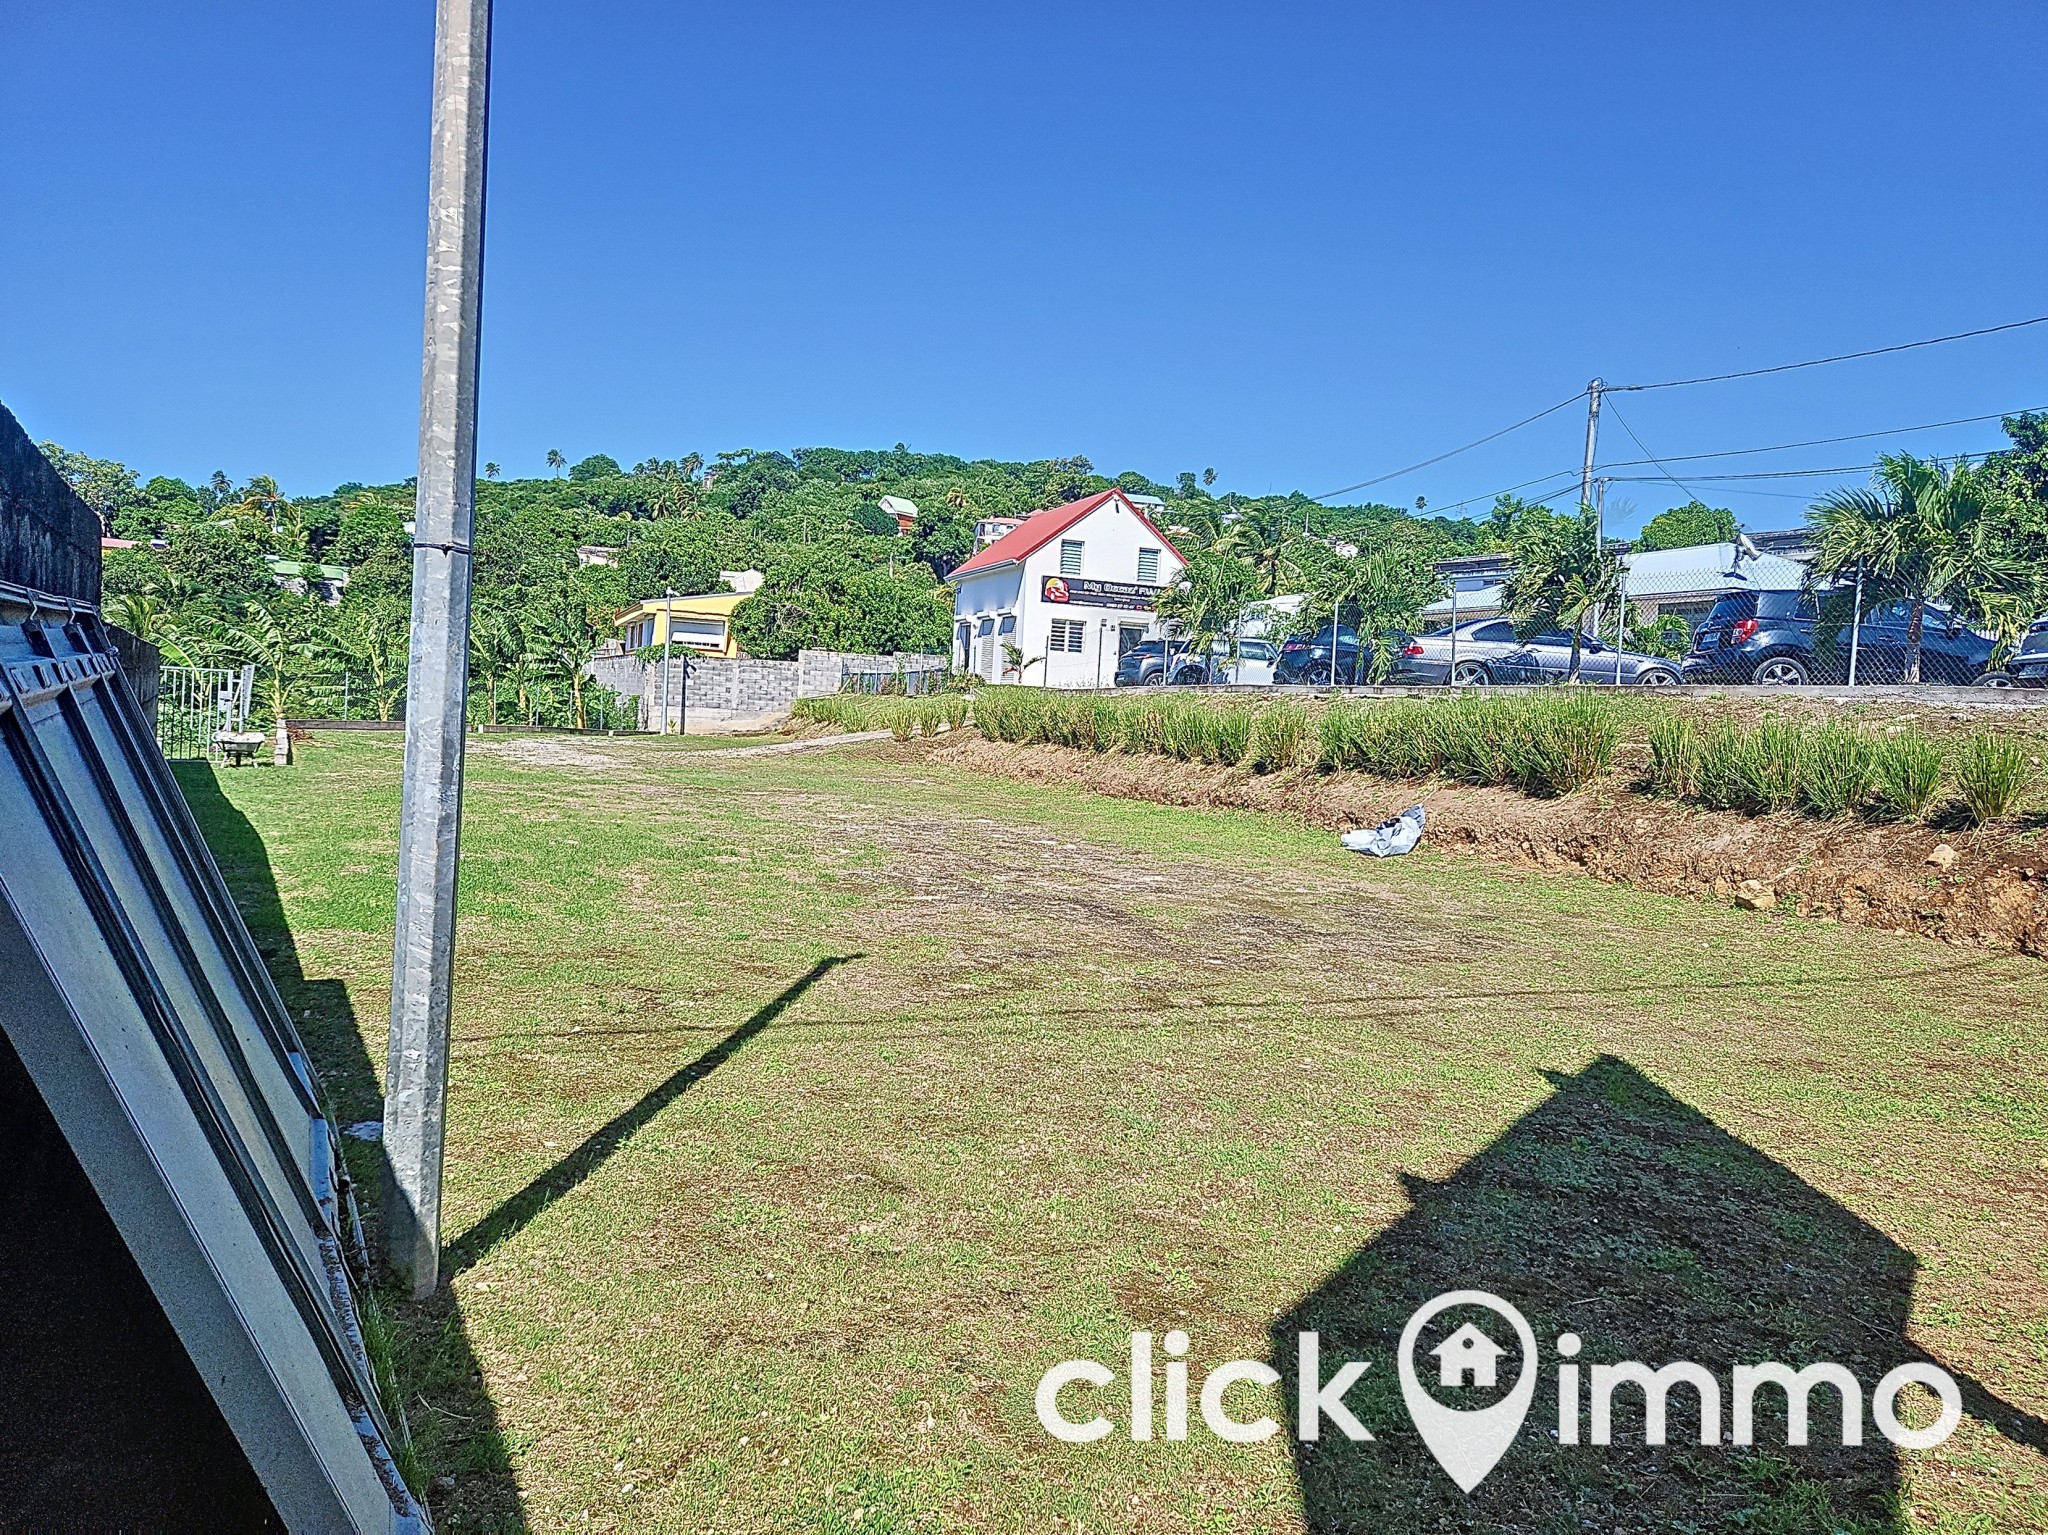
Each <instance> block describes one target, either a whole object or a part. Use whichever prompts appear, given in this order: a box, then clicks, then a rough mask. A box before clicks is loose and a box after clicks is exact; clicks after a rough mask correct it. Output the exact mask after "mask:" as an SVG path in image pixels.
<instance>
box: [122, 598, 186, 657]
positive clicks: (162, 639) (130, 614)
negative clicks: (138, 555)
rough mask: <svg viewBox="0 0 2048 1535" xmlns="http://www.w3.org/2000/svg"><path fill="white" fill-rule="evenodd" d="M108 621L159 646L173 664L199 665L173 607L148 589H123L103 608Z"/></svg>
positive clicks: (149, 643) (147, 642) (139, 638)
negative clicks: (178, 626)
mask: <svg viewBox="0 0 2048 1535" xmlns="http://www.w3.org/2000/svg"><path fill="white" fill-rule="evenodd" d="M103 611H104V612H105V613H106V616H107V622H108V623H110V624H113V625H115V626H117V627H118V628H122V629H126V630H127V631H128V632H129V633H130V634H132V635H134V636H135V637H136V638H137V639H138V640H141V641H142V642H143V643H144V644H145V645H154V646H156V648H157V650H158V652H159V653H161V654H162V656H163V658H164V659H165V660H166V661H169V662H170V663H171V665H173V666H196V665H197V664H198V663H197V662H195V661H194V660H193V659H192V656H191V653H190V652H188V651H187V650H186V649H185V642H184V640H183V638H181V637H180V635H179V634H178V630H177V626H176V623H175V621H174V620H173V617H172V614H171V610H170V608H169V606H168V605H166V604H165V603H164V602H163V601H162V600H160V599H159V598H157V597H154V596H152V595H150V594H149V593H147V592H121V593H119V594H117V595H115V596H112V597H109V598H108V599H107V601H106V606H105V608H104V610H103Z"/></svg>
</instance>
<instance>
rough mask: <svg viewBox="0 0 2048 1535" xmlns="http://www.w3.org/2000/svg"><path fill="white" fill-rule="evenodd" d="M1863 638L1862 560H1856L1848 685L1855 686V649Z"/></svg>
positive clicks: (1850, 628)
mask: <svg viewBox="0 0 2048 1535" xmlns="http://www.w3.org/2000/svg"><path fill="white" fill-rule="evenodd" d="M1862 638H1863V562H1862V561H1861V560H1858V561H1857V562H1856V608H1855V611H1854V612H1853V613H1851V614H1850V615H1849V686H1850V687H1852V688H1853V687H1854V686H1856V649H1857V645H1858V643H1859V642H1860V641H1861V640H1862Z"/></svg>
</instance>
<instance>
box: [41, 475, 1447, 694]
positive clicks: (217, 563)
mask: <svg viewBox="0 0 2048 1535" xmlns="http://www.w3.org/2000/svg"><path fill="white" fill-rule="evenodd" d="M43 448H44V452H45V453H46V454H47V455H48V456H49V457H50V459H51V461H52V462H53V463H55V464H56V465H57V467H58V468H59V469H60V470H61V471H62V472H63V473H64V474H65V476H66V478H67V479H69V480H70V482H71V483H72V484H73V486H74V487H76V488H77V489H78V491H79V493H80V495H81V496H83V497H84V498H85V500H86V501H87V502H88V504H90V505H91V506H92V507H93V508H94V510H95V511H97V512H98V513H99V514H100V517H101V519H102V520H103V522H104V523H105V525H106V526H107V528H108V530H109V531H110V532H111V533H113V534H114V535H115V536H117V537H120V538H127V539H134V540H137V541H138V547H136V548H134V549H126V550H112V551H109V552H108V556H107V559H106V563H105V589H106V596H107V604H108V612H109V616H110V617H112V618H113V620H114V621H115V622H117V623H120V624H121V625H122V626H123V627H125V628H128V629H130V630H132V631H134V632H135V633H137V634H139V635H141V636H142V637H143V638H145V639H148V640H150V641H152V642H153V643H155V644H157V645H159V646H161V647H162V648H163V649H164V651H165V654H166V656H167V657H168V658H169V659H170V660H172V661H173V662H174V663H189V664H195V665H226V664H240V663H242V662H245V661H253V662H255V663H256V664H258V665H259V666H261V667H264V668H266V671H267V673H268V674H269V675H266V677H265V680H264V689H265V693H266V696H268V695H269V693H270V692H271V690H272V689H273V687H274V686H275V685H279V684H281V686H282V688H283V692H284V696H285V698H286V700H287V707H288V710H289V711H290V712H292V713H295V714H299V715H317V714H325V713H328V712H331V711H333V710H335V709H337V708H339V707H340V706H341V704H340V699H341V697H342V693H341V686H342V684H341V679H342V678H343V676H344V675H345V676H346V677H347V678H348V679H349V680H348V692H347V698H348V700H349V707H350V708H351V709H352V710H354V711H355V712H359V713H369V714H380V715H385V716H392V715H395V714H396V713H397V712H399V711H400V710H401V709H402V706H403V698H404V681H405V665H406V654H405V650H406V628H407V623H408V613H409V602H410V583H411V569H412V555H411V547H410V545H411V539H410V536H409V535H408V534H407V533H406V531H405V524H406V522H407V521H408V520H409V519H410V518H411V517H412V513H413V489H412V483H411V482H410V481H406V482H403V483H400V484H395V485H362V484H354V483H350V484H344V485H340V486H337V487H336V488H335V489H334V490H333V491H332V492H330V493H329V494H327V495H322V496H310V497H301V498H298V499H292V498H288V497H286V496H284V495H283V494H282V493H281V492H280V491H279V489H278V487H277V485H276V482H275V481H273V480H271V479H269V478H267V477H264V476H257V477H256V478H254V479H252V480H250V481H249V482H247V483H246V484H236V483H235V482H233V481H231V480H230V479H229V478H228V476H226V475H225V474H220V473H216V474H215V475H214V476H213V477H212V479H211V480H210V481H209V482H208V483H206V484H205V485H201V486H193V485H188V484H186V483H184V482H183V481H180V480H173V479H167V478H163V477H158V478H154V479H151V480H149V481H147V482H144V481H143V480H142V479H141V477H140V476H139V475H138V474H137V473H135V472H134V471H133V470H131V469H129V468H128V467H127V466H126V465H123V464H120V463H118V462H114V461H111V460H104V459H94V458H91V457H88V456H87V455H84V454H81V453H77V452H73V451H70V450H68V449H64V448H61V447H59V446H57V445H56V444H54V443H45V444H44V445H43ZM549 461H550V463H551V464H555V465H557V467H558V472H557V473H555V474H553V475H550V476H548V477H546V478H539V479H524V480H502V479H499V478H497V477H496V475H495V473H494V472H493V471H494V470H495V466H493V465H486V466H485V470H484V473H483V474H482V475H480V476H479V478H478V481H477V509H476V547H477V562H476V584H475V591H474V602H475V607H474V624H473V628H474V631H475V633H474V638H473V642H472V646H471V667H472V672H471V676H472V692H473V694H474V702H473V708H474V710H475V712H476V715H477V718H479V719H480V720H492V721H506V722H521V723H532V724H554V725H562V724H583V725H588V724H593V723H597V724H602V723H606V722H608V721H609V719H610V718H611V708H612V706H611V703H610V701H609V700H608V699H607V697H606V695H605V694H604V693H603V691H602V690H599V689H593V688H590V687H584V688H582V689H580V690H579V689H577V688H575V687H573V686H572V684H571V679H572V677H573V675H574V672H575V667H576V664H577V662H578V660H579V659H580V658H581V657H583V656H586V655H588V654H589V652H590V650H591V649H592V648H593V647H595V646H596V645H597V644H598V643H599V642H600V641H602V640H604V639H608V638H610V637H612V636H613V634H614V633H615V630H614V627H613V622H612V620H613V619H614V618H615V616H616V615H617V614H618V613H619V611H620V610H621V609H623V608H625V607H627V606H629V605H630V604H632V603H633V602H637V601H640V600H642V599H645V598H648V597H658V596H660V595H661V594H662V593H663V592H664V591H666V590H669V589H673V590H675V591H677V592H679V593H684V594H691V593H698V592H707V591H717V590H720V589H722V587H721V583H720V578H719V573H720V572H721V571H731V570H746V569H754V570H760V571H763V572H764V573H765V575H766V581H765V583H764V585H763V587H762V589H761V591H760V593H759V594H757V595H756V596H755V597H753V598H752V599H750V600H749V601H747V602H745V603H743V604H741V605H740V608H739V610H738V612H737V613H736V614H735V617H734V626H735V632H736V634H737V635H738V636H739V638H740V640H741V643H742V644H743V645H744V646H745V647H746V649H747V650H748V652H749V653H750V654H754V655H760V656H769V657H786V656H793V655H794V654H796V652H797V651H798V650H799V649H800V648H803V647H805V646H821V647H826V648H832V649H841V650H866V651H895V650H913V651H944V650H946V649H947V648H948V645H949V642H950V632H951V615H952V596H951V591H950V589H949V588H947V587H946V586H945V585H944V582H945V579H946V578H947V577H948V576H949V575H951V573H952V571H953V569H954V567H956V566H957V565H959V564H960V563H961V562H962V561H963V560H965V559H966V558H967V556H968V555H969V554H970V553H972V552H973V549H974V526H975V523H976V522H977V521H978V520H979V519H981V518H984V517H994V516H1015V515H1019V514H1022V513H1026V512H1031V511H1035V510H1039V509H1042V508H1044V507H1048V506H1056V505H1058V504H1060V503H1061V502H1064V501H1070V500H1073V499H1075V498H1077V497H1080V496H1085V495H1089V494H1093V493H1095V492H1098V491H1103V490H1108V489H1110V488H1112V487H1121V488H1123V489H1125V490H1127V491H1129V492H1131V493H1133V494H1137V495H1147V496H1156V497H1158V498H1159V499H1160V500H1161V501H1163V502H1164V503H1165V504H1166V510H1165V512H1164V513H1163V514H1162V521H1163V523H1164V526H1165V530H1166V532H1167V533H1168V535H1169V536H1170V537H1172V538H1173V540H1174V541H1175V544H1176V545H1177V546H1178V547H1180V548H1181V549H1182V550H1183V551H1184V552H1187V553H1189V554H1191V555H1192V554H1200V553H1202V552H1203V551H1206V550H1210V549H1212V548H1213V549H1216V550H1217V551H1219V552H1220V553H1221V554H1223V555H1227V556H1228V557H1230V558H1232V559H1233V560H1243V561H1247V562H1252V563H1259V562H1263V569H1264V570H1265V571H1266V573H1267V574H1268V576H1269V577H1271V578H1272V579H1273V580H1275V581H1279V582H1280V583H1281V585H1280V586H1277V587H1275V586H1270V585H1269V587H1268V591H1269V593H1270V591H1271V590H1277V589H1290V590H1291V589H1298V586H1299V583H1302V582H1313V581H1315V580H1318V579H1320V580H1322V581H1323V582H1324V584H1325V585H1328V586H1331V587H1332V589H1334V588H1336V587H1338V586H1341V585H1342V584H1343V582H1342V580H1341V578H1339V577H1336V576H1332V575H1330V574H1329V571H1330V569H1331V567H1333V566H1336V565H1341V564H1342V563H1343V561H1342V559H1341V557H1340V556H1339V555H1338V554H1336V553H1335V552H1333V548H1332V546H1335V547H1336V548H1340V549H1341V548H1348V547H1350V544H1349V543H1348V542H1347V541H1349V540H1362V541H1366V542H1368V543H1374V544H1375V545H1380V544H1388V543H1393V544H1398V545H1399V546H1400V547H1401V548H1402V549H1403V550H1404V551H1406V552H1407V554H1408V557H1409V560H1410V563H1411V565H1412V564H1413V563H1414V562H1415V561H1417V560H1420V561H1421V562H1422V563H1423V564H1424V565H1426V563H1427V561H1428V560H1429V559H1431V558H1435V557H1437V556H1438V555H1440V554H1441V553H1443V552H1450V551H1455V550H1458V549H1464V548H1474V547H1479V546H1480V544H1481V541H1482V540H1483V539H1484V537H1485V534H1484V531H1483V528H1482V527H1481V526H1480V525H1478V524H1475V523H1471V522H1464V521H1455V522H1454V521H1450V520H1447V519H1441V518H1438V519H1433V520H1430V521H1423V520H1421V519H1419V518H1415V517H1411V516H1409V515H1408V514H1406V513H1404V512H1402V511H1400V510H1399V509H1397V508H1394V507H1390V506H1381V505H1363V506H1345V507H1327V506H1323V505H1320V504H1319V503H1316V502H1312V501H1310V500H1308V499H1307V498H1306V497H1305V496H1301V495H1299V494H1297V495H1292V496H1271V497H1256V498H1247V497H1242V496H1237V495H1223V496H1217V495H1213V494H1212V493H1211V492H1210V490H1209V489H1208V487H1207V486H1206V485H1205V484H1203V483H1202V480H1203V477H1202V476H1198V475H1196V474H1195V473H1193V472H1189V473H1185V474H1182V475H1180V476H1179V477H1178V479H1177V481H1176V482H1175V483H1174V484H1172V485H1165V484H1161V483H1159V482H1157V481H1154V480H1151V479H1148V478H1146V477H1145V476H1144V475H1141V474H1136V473H1124V474H1120V475H1117V476H1116V477H1114V478H1111V477H1109V476H1106V475H1103V474H1099V473H1097V472H1096V470H1095V468H1094V466H1093V465H1092V464H1090V463H1089V462H1088V460H1087V459H1085V458H1053V459H1042V460H1038V461H1035V462H1030V463H1010V462H999V461H995V460H988V459H983V460H975V461H970V460H967V459H963V458H956V457H953V456H951V455H948V454H935V453H913V452H911V451H910V450H909V449H907V448H905V447H903V446H901V445H899V446H897V447H895V448H892V449H886V450H880V451H853V450H848V449H841V448H806V449H800V450H794V451H791V452H787V453H784V452H757V451H754V450H752V449H741V450H739V451H737V452H730V453H720V454H718V455H717V456H716V457H714V458H712V459H711V460H710V461H709V462H706V461H705V460H704V459H703V458H701V457H700V456H699V455H697V454H694V453H693V454H690V455H687V456H685V457H683V458H681V459H648V460H646V461H644V462H642V463H638V464H635V465H634V466H633V467H632V468H631V469H624V468H622V467H621V466H620V465H619V463H618V462H617V461H616V460H614V459H612V458H611V457H609V456H607V455H604V454H594V455H591V456H589V457H587V458H584V459H582V460H580V461H579V462H577V463H575V464H574V465H570V464H568V463H567V462H566V461H565V460H563V459H562V456H561V455H559V454H552V453H551V454H550V460H549ZM1207 478H1208V479H1210V480H1211V481H1213V478H1214V476H1213V474H1211V475H1209V476H1207ZM889 495H894V496H902V497H905V498H907V499H908V500H910V501H912V502H914V503H915V504H916V505H917V507H918V519H917V523H916V526H915V528H914V529H913V530H912V531H911V532H910V533H909V534H908V535H899V534H898V533H897V532H896V526H895V521H894V519H893V518H892V517H891V516H889V515H888V514H887V513H885V512H883V511H882V509H881V500H882V498H883V497H884V496H889ZM150 541H159V542H162V543H163V544H165V545H166V547H164V548H162V549H154V548H150V547H148V544H149V543H150ZM592 545H594V546H601V547H604V548H609V549H615V550H617V551H619V553H618V557H617V558H618V563H617V565H616V566H607V565H592V566H581V565H579V563H578V559H577V553H576V551H577V549H578V547H579V546H592ZM265 556H275V557H281V558H284V559H292V560H307V559H311V560H318V561H322V562H324V563H328V564H333V565H340V566H344V567H346V568H347V569H348V571H349V586H348V589H347V592H346V595H345V596H344V598H343V600H342V602H341V604H340V606H339V607H338V608H331V609H330V608H328V607H326V606H324V605H323V604H321V603H319V602H318V601H316V600H314V599H313V598H310V597H306V596H301V595H297V594H294V593H291V592H288V591H285V590H282V589H281V588H279V587H278V586H277V584H276V583H275V582H274V581H273V580H272V579H271V577H270V574H269V571H268V569H267V567H266V566H265V564H264V557H265ZM259 634H264V635H268V636H270V638H271V640H272V643H271V644H269V645H267V646H260V645H257V644H256V643H254V640H255V637H256V636H257V635H259ZM579 692H580V693H581V694H582V695H583V697H582V699H581V700H580V708H579V699H578V697H577V694H578V693H579Z"/></svg>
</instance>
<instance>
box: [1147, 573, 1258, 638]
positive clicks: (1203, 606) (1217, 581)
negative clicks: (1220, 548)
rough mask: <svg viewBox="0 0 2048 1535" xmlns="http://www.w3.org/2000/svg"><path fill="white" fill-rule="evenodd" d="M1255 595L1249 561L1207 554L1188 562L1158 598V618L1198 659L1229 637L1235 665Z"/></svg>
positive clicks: (1253, 576) (1256, 581)
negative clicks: (1242, 628)
mask: <svg viewBox="0 0 2048 1535" xmlns="http://www.w3.org/2000/svg"><path fill="white" fill-rule="evenodd" d="M1259 596H1260V592H1259V582H1258V574H1257V572H1256V571H1254V570H1253V569H1252V566H1251V564H1250V562H1248V561H1246V560H1242V559H1239V558H1237V557H1236V556H1234V555H1229V554H1218V553H1216V552H1215V551H1214V550H1209V551H1206V552H1204V553H1202V554H1197V555H1195V556H1194V557H1193V558H1192V559H1190V560H1189V561H1188V563H1187V565H1186V567H1185V568H1184V569H1183V570H1182V571H1181V573H1180V575H1179V576H1178V577H1177V578H1176V579H1175V580H1174V582H1173V584H1172V585H1171V586H1169V587H1167V588H1166V590H1164V591H1163V592H1161V593H1160V594H1159V602H1158V610H1159V616H1160V617H1161V618H1163V619H1166V620H1167V621H1168V622H1169V623H1171V624H1172V625H1173V626H1174V629H1175V631H1176V633H1177V634H1178V635H1179V636H1180V637H1181V639H1183V640H1184V641H1185V642H1186V643H1187V644H1188V646H1189V648H1190V649H1192V650H1193V651H1194V653H1195V654H1196V655H1198V656H1206V655H1208V653H1209V649H1210V642H1211V641H1213V640H1215V639H1217V638H1218V637H1219V636H1228V637H1229V640H1230V659H1231V660H1233V661H1234V660H1236V659H1237V640H1238V634H1237V630H1238V625H1239V622H1240V620H1242V619H1243V617H1244V614H1245V609H1247V608H1249V607H1250V606H1251V605H1252V604H1253V603H1254V602H1257V601H1258V600H1259Z"/></svg>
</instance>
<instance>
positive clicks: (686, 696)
mask: <svg viewBox="0 0 2048 1535" xmlns="http://www.w3.org/2000/svg"><path fill="white" fill-rule="evenodd" d="M678 680H679V681H680V682H681V683H682V687H681V688H680V689H678V701H677V704H676V734H677V735H679V736H686V735H688V734H689V733H690V653H689V652H688V651H687V650H686V651H684V652H683V674H682V676H681V677H680V678H679V679H678Z"/></svg>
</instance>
